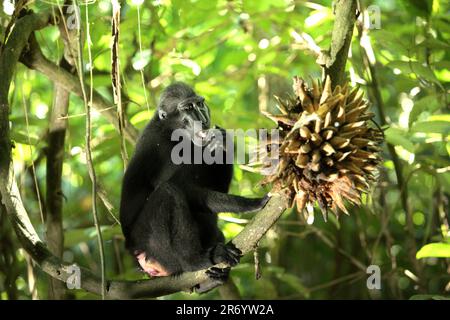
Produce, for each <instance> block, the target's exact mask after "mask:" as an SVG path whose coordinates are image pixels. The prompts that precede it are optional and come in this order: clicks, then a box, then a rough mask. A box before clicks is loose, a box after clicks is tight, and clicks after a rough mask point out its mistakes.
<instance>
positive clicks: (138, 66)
mask: <svg viewBox="0 0 450 320" xmlns="http://www.w3.org/2000/svg"><path fill="white" fill-rule="evenodd" d="M151 56H152V51H151V50H150V49H147V50H142V52H138V53H136V55H135V56H134V57H133V59H132V62H133V69H134V70H142V69H144V68H145V66H146V65H147V64H148V63H149V62H150V58H151Z"/></svg>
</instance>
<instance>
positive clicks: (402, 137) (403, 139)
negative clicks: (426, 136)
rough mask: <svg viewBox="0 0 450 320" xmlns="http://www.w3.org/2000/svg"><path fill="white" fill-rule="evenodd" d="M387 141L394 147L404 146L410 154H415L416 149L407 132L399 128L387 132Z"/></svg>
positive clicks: (389, 129)
mask: <svg viewBox="0 0 450 320" xmlns="http://www.w3.org/2000/svg"><path fill="white" fill-rule="evenodd" d="M384 134H385V137H386V141H387V142H389V143H390V144H392V145H394V146H402V147H403V148H405V149H406V150H408V151H409V152H412V153H414V151H415V147H414V144H413V143H412V142H411V138H410V137H409V136H408V133H407V132H406V131H403V130H401V129H398V128H388V129H387V130H386V131H385V132H384Z"/></svg>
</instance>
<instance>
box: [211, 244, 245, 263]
mask: <svg viewBox="0 0 450 320" xmlns="http://www.w3.org/2000/svg"><path fill="white" fill-rule="evenodd" d="M241 255H242V251H241V250H239V249H238V248H236V246H235V245H234V244H233V243H232V242H229V243H227V244H226V245H225V244H223V243H218V244H217V245H216V246H215V247H214V249H213V250H212V258H211V260H212V262H213V263H214V264H218V263H225V264H228V265H229V266H230V267H233V266H235V265H237V264H238V263H239V260H240V259H241Z"/></svg>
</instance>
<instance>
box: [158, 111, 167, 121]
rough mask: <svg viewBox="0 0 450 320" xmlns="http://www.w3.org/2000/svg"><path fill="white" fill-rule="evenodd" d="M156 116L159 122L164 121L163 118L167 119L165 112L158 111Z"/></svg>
mask: <svg viewBox="0 0 450 320" xmlns="http://www.w3.org/2000/svg"><path fill="white" fill-rule="evenodd" d="M158 116H159V118H160V119H161V120H164V119H165V118H167V112H165V111H164V110H161V109H159V110H158Z"/></svg>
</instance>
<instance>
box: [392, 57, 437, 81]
mask: <svg viewBox="0 0 450 320" xmlns="http://www.w3.org/2000/svg"><path fill="white" fill-rule="evenodd" d="M387 66H388V67H389V68H392V69H394V68H397V69H399V70H401V71H402V72H403V73H405V74H408V75H409V74H411V73H413V74H415V75H417V76H419V77H421V78H424V79H426V80H428V81H434V82H436V83H439V80H438V79H437V78H436V76H435V75H434V73H433V71H432V70H431V69H430V68H428V67H426V66H424V65H422V64H421V63H419V62H417V61H400V60H396V61H391V62H389V63H388V64H387Z"/></svg>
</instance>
